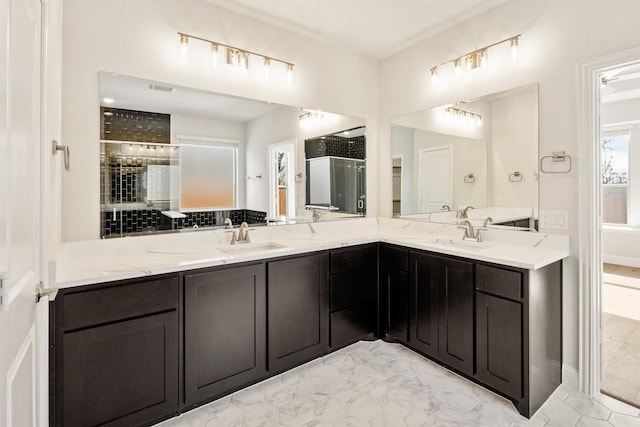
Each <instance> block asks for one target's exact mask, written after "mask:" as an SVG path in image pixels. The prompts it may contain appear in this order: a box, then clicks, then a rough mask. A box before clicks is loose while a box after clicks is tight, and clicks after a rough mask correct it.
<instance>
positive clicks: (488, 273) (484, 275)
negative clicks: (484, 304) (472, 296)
mask: <svg viewBox="0 0 640 427" xmlns="http://www.w3.org/2000/svg"><path fill="white" fill-rule="evenodd" d="M476 289H477V290H479V291H482V292H487V293H490V294H493V295H498V296H501V297H505V298H509V299H516V300H519V299H521V298H522V297H523V295H522V273H521V272H519V271H512V270H505V269H502V268H497V267H490V266H488V265H481V264H478V265H476Z"/></svg>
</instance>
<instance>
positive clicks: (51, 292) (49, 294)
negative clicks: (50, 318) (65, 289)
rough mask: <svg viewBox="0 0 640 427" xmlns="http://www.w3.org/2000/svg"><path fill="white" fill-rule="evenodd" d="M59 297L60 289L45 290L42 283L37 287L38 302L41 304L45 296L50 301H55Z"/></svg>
mask: <svg viewBox="0 0 640 427" xmlns="http://www.w3.org/2000/svg"><path fill="white" fill-rule="evenodd" d="M56 295H58V288H45V287H44V286H43V285H42V282H40V283H38V284H37V285H36V302H40V299H41V298H42V297H44V296H46V297H48V298H49V301H54V300H55V299H56Z"/></svg>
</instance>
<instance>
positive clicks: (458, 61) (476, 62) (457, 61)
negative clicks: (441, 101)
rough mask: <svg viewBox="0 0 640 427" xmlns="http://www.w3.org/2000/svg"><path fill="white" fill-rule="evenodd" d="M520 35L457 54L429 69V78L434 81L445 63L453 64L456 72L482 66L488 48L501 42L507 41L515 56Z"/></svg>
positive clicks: (487, 58) (485, 61)
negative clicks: (455, 56)
mask: <svg viewBox="0 0 640 427" xmlns="http://www.w3.org/2000/svg"><path fill="white" fill-rule="evenodd" d="M520 37H522V34H518V35H515V36H513V37H509V38H508V39H504V40H500V41H499V42H495V43H492V44H490V45H487V46H484V47H481V48H479V49H476V50H474V51H472V52H469V53H465V54H464V55H461V56H458V57H457V58H453V59H450V60H448V61H445V62H443V63H442V64H438V65H434V66H433V67H431V68H430V69H429V72H430V73H431V79H432V80H433V81H434V82H435V81H436V80H437V78H438V71H439V70H440V68H442V67H443V66H445V65H447V64H453V66H454V69H455V71H456V74H459V73H460V72H462V70H463V69H466V70H473V69H476V68H479V67H484V66H486V64H487V62H488V61H489V49H491V48H492V47H495V46H498V45H501V44H503V43H509V47H510V48H511V52H512V54H513V56H514V58H515V56H516V52H517V49H518V45H519V44H520Z"/></svg>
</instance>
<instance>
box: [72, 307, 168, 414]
mask: <svg viewBox="0 0 640 427" xmlns="http://www.w3.org/2000/svg"><path fill="white" fill-rule="evenodd" d="M62 340H63V347H64V351H63V354H62V358H63V367H64V377H63V379H62V381H63V385H62V388H63V396H64V398H63V420H62V421H61V423H60V425H64V426H69V427H73V426H94V425H102V424H103V423H114V424H118V425H141V424H153V422H154V421H157V420H159V419H162V418H163V417H168V416H172V415H173V414H175V413H176V411H177V409H178V315H177V312H176V311H171V312H167V313H163V314H157V315H151V316H145V317H141V318H138V319H133V320H127V321H122V322H118V323H112V324H108V325H105V326H98V327H94V328H89V329H83V330H80V331H77V332H69V333H66V334H64V335H63V338H62Z"/></svg>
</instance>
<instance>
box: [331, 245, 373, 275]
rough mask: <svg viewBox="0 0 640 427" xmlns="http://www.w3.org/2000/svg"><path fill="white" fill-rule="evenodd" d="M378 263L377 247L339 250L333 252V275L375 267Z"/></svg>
mask: <svg viewBox="0 0 640 427" xmlns="http://www.w3.org/2000/svg"><path fill="white" fill-rule="evenodd" d="M377 263H378V248H377V246H376V245H369V246H364V247H363V246H359V247H355V248H348V249H339V250H336V251H333V252H331V273H332V274H334V273H342V272H345V271H351V270H357V269H359V268H364V267H374V268H375V266H376V264H377Z"/></svg>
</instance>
